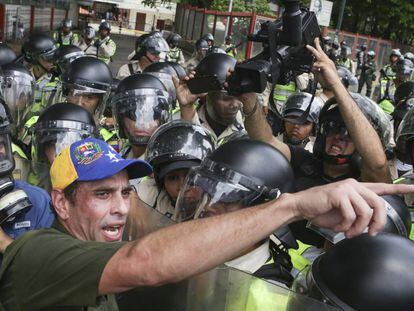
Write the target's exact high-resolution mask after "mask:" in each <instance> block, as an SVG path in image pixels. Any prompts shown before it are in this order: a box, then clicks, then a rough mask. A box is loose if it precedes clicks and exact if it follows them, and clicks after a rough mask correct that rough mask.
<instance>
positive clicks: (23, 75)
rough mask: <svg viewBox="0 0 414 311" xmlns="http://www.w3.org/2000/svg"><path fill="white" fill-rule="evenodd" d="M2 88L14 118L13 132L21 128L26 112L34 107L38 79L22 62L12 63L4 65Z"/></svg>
mask: <svg viewBox="0 0 414 311" xmlns="http://www.w3.org/2000/svg"><path fill="white" fill-rule="evenodd" d="M1 77H2V78H1V90H2V93H3V97H4V101H5V102H6V104H7V106H8V107H9V109H10V114H11V116H12V118H13V125H12V134H13V136H17V131H16V129H18V128H21V126H23V123H24V122H25V121H26V120H25V115H26V113H27V112H28V111H29V110H30V109H31V108H32V104H33V100H34V94H35V90H36V80H35V78H34V77H33V75H32V74H31V72H30V71H29V70H27V69H26V67H25V66H23V65H21V64H15V63H10V64H7V65H4V66H2V73H1Z"/></svg>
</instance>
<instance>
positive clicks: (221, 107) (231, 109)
mask: <svg viewBox="0 0 414 311" xmlns="http://www.w3.org/2000/svg"><path fill="white" fill-rule="evenodd" d="M235 65H236V60H235V59H234V58H233V57H231V56H229V55H227V54H225V53H213V54H210V55H208V56H206V57H205V58H204V59H203V60H202V61H201V62H200V63H199V64H198V66H197V67H196V69H195V71H196V76H195V78H197V76H209V75H215V76H216V77H217V79H218V83H219V84H220V85H223V83H224V82H225V80H226V76H227V72H228V70H229V69H232V68H234V66H235ZM176 87H177V85H176ZM177 97H178V101H179V103H180V109H181V116H182V118H184V119H185V120H188V121H193V122H199V123H200V124H201V126H203V127H205V128H206V129H208V130H209V131H210V132H211V133H212V134H213V135H214V137H215V138H216V139H217V142H218V144H220V141H221V140H222V139H224V138H225V137H227V136H229V135H231V134H232V133H234V132H237V131H241V130H243V129H244V126H243V121H242V115H241V112H240V109H241V106H242V105H241V102H240V101H239V100H238V99H237V98H236V97H234V96H231V95H229V94H228V93H227V91H225V90H224V88H222V89H220V90H216V91H211V92H208V94H207V99H206V103H205V105H202V106H201V107H200V108H198V109H197V111H196V109H195V107H194V105H193V104H194V103H195V102H196V100H197V98H198V96H197V95H194V94H191V92H190V91H189V90H188V88H187V87H186V85H185V83H182V84H181V85H180V86H179V87H178V89H177Z"/></svg>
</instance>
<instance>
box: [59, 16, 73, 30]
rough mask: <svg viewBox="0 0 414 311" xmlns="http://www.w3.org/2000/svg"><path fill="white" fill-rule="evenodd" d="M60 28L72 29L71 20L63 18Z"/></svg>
mask: <svg viewBox="0 0 414 311" xmlns="http://www.w3.org/2000/svg"><path fill="white" fill-rule="evenodd" d="M61 26H62V27H65V28H72V27H73V22H72V20H71V19H70V18H65V19H64V20H63V21H62V24H61Z"/></svg>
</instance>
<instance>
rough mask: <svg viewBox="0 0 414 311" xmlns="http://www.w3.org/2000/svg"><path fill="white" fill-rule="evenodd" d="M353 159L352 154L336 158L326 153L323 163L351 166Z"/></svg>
mask: <svg viewBox="0 0 414 311" xmlns="http://www.w3.org/2000/svg"><path fill="white" fill-rule="evenodd" d="M351 158H352V154H346V155H345V154H340V155H336V156H332V155H329V154H326V153H324V154H323V161H324V162H326V163H328V164H333V165H344V164H350V163H351Z"/></svg>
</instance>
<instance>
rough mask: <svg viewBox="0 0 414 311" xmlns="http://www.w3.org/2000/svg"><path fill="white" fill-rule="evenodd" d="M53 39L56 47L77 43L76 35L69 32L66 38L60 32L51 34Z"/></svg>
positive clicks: (77, 37)
mask: <svg viewBox="0 0 414 311" xmlns="http://www.w3.org/2000/svg"><path fill="white" fill-rule="evenodd" d="M53 39H54V40H55V41H56V44H57V46H61V45H76V44H77V43H78V42H79V36H78V34H76V33H73V32H70V33H69V35H67V36H63V35H62V32H60V31H57V32H55V33H53Z"/></svg>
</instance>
